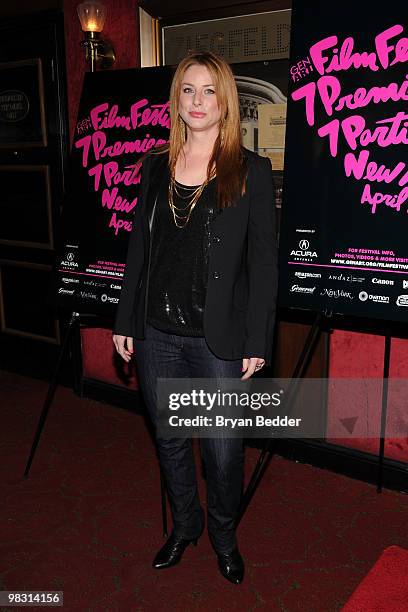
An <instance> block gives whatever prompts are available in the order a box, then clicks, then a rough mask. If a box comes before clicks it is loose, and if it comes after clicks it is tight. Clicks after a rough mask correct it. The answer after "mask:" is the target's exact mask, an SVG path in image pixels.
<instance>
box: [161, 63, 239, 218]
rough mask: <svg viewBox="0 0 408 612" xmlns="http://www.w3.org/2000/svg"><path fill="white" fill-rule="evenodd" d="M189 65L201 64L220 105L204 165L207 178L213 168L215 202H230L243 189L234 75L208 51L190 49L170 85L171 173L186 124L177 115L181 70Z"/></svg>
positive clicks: (226, 205) (227, 203)
mask: <svg viewBox="0 0 408 612" xmlns="http://www.w3.org/2000/svg"><path fill="white" fill-rule="evenodd" d="M193 65H200V66H205V67H206V68H207V69H208V71H209V73H210V75H211V78H212V80H213V84H214V86H215V93H216V96H217V102H218V105H219V107H220V109H221V119H220V130H219V134H218V137H217V139H216V141H215V143H214V148H213V151H212V154H211V157H210V160H209V162H208V166H207V178H208V179H209V178H210V175H211V171H212V169H213V168H214V167H215V169H216V172H217V196H218V205H219V206H220V207H221V208H224V207H228V206H233V205H234V204H235V202H236V199H237V198H238V197H239V196H240V195H243V194H244V193H245V179H246V168H245V160H244V156H243V150H242V145H241V126H240V115H239V101H238V92H237V86H236V84H235V79H234V75H233V73H232V70H231V68H230V66H229V65H228V64H227V62H226V61H225V60H224V59H223V58H221V57H219V56H217V55H215V53H211V52H210V51H204V52H197V53H192V54H191V55H188V56H187V57H185V58H184V59H183V60H182V61H181V62H180V64H179V65H178V66H177V69H176V72H175V73H174V76H173V81H172V84H171V89H170V118H171V129H170V138H169V143H168V145H166V147H165V149H166V150H168V152H169V169H170V172H171V173H172V174H174V171H175V167H176V162H177V159H178V157H179V155H180V154H183V146H184V143H185V142H186V125H185V123H184V121H183V119H182V118H181V117H180V115H179V99H180V92H181V85H182V81H183V77H184V73H185V71H186V70H187V68H190V66H193Z"/></svg>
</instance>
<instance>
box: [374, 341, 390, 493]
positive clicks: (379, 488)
mask: <svg viewBox="0 0 408 612" xmlns="http://www.w3.org/2000/svg"><path fill="white" fill-rule="evenodd" d="M390 353H391V336H390V335H389V334H387V335H386V336H385V346H384V374H383V389H382V399H381V433H380V448H379V451H378V478H377V493H381V491H382V477H383V466H384V448H385V428H386V426H387V407H388V378H389V373H390Z"/></svg>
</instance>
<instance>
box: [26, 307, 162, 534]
mask: <svg viewBox="0 0 408 612" xmlns="http://www.w3.org/2000/svg"><path fill="white" fill-rule="evenodd" d="M95 316H96V315H85V314H82V315H80V314H79V313H78V312H72V313H71V317H70V319H69V322H68V326H67V329H66V330H65V334H64V337H63V340H62V344H61V349H60V352H59V355H58V359H57V363H56V366H55V369H54V372H53V374H52V377H51V381H50V384H49V386H48V391H47V395H46V397H45V400H44V404H43V408H42V411H41V414H40V418H39V420H38V424H37V429H36V432H35V434H34V439H33V443H32V445H31V450H30V454H29V456H28V460H27V464H26V467H25V470H24V478H28V475H29V472H30V468H31V464H32V462H33V459H34V456H35V453H36V450H37V446H38V444H39V441H40V438H41V434H42V432H43V429H44V426H45V421H46V420H47V416H48V412H49V409H50V407H51V404H52V400H53V399H54V395H55V391H56V389H57V386H58V376H59V373H60V370H61V365H62V363H63V359H64V357H65V354H66V352H67V350H68V347H69V342H70V340H71V339H72V338H74V337H75V334H76V333H78V332H79V328H80V324H81V317H82V318H84V317H92V318H93V319H94V318H95ZM75 344H78V343H74V345H73V357H74V362H76V363H78V359H79V356H80V350H79V347H78V346H76V345H75ZM77 369H78V368H76V367H75V365H74V372H73V381H74V389H75V390H76V391H77V392H78V391H79V389H80V382H79V381H80V376H79V374H78V371H77ZM160 492H161V511H162V525H163V536H164V537H167V512H166V485H165V481H164V475H163V473H162V470H161V469H160Z"/></svg>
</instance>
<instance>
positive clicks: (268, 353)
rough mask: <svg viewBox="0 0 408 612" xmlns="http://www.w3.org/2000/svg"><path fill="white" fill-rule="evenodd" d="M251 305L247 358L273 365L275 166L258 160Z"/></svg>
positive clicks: (252, 180) (253, 173) (251, 184)
mask: <svg viewBox="0 0 408 612" xmlns="http://www.w3.org/2000/svg"><path fill="white" fill-rule="evenodd" d="M248 189H250V192H249V194H248V195H249V198H250V202H249V205H250V208H249V221H248V252H247V270H248V287H249V294H248V306H247V313H246V326H245V346H244V357H246V358H249V357H261V358H263V359H265V363H266V365H270V364H271V360H272V347H273V335H274V327H275V315H276V297H277V288H278V249H277V232H276V209H275V201H274V190H273V175H272V166H271V163H270V161H269V159H268V158H265V157H260V156H258V158H256V159H255V160H254V161H253V162H252V164H251V168H250V172H249V173H248Z"/></svg>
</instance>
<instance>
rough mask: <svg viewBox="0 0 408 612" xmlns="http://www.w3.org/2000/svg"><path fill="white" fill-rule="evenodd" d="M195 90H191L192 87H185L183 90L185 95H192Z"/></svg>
mask: <svg viewBox="0 0 408 612" xmlns="http://www.w3.org/2000/svg"><path fill="white" fill-rule="evenodd" d="M192 91H193V90H192V89H191V87H184V89H183V93H191V92H192Z"/></svg>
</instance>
